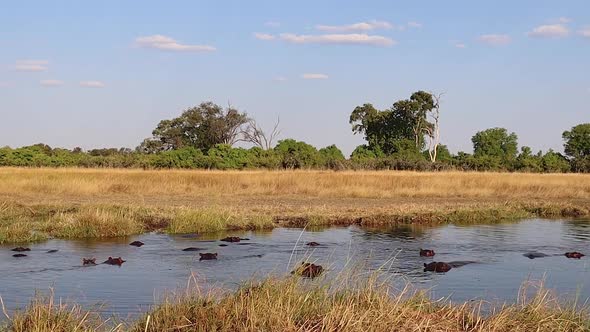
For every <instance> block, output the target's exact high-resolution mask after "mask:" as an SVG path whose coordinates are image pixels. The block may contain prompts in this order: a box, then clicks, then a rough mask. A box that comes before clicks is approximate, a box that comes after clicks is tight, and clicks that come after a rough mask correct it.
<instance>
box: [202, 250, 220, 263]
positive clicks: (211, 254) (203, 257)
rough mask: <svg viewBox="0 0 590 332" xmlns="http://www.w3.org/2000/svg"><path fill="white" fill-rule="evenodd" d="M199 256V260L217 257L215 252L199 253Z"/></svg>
mask: <svg viewBox="0 0 590 332" xmlns="http://www.w3.org/2000/svg"><path fill="white" fill-rule="evenodd" d="M199 256H201V258H199V260H200V261H207V260H212V259H217V253H210V252H206V253H199Z"/></svg>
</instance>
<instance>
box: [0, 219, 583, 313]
mask: <svg viewBox="0 0 590 332" xmlns="http://www.w3.org/2000/svg"><path fill="white" fill-rule="evenodd" d="M225 235H236V236H241V237H248V238H250V241H245V242H242V243H243V244H235V243H229V244H228V246H227V247H220V246H219V244H222V243H223V242H219V241H218V239H220V238H221V237H222V236H221V235H217V236H213V235H210V236H201V237H186V236H168V235H163V234H146V235H141V236H133V237H129V238H118V239H109V240H99V241H97V240H84V241H63V240H52V241H47V242H44V243H40V244H34V245H30V246H29V247H30V248H31V251H30V252H28V253H27V254H28V257H24V258H14V257H12V254H13V253H14V252H12V251H10V249H11V248H12V247H14V246H2V247H0V271H2V273H0V296H2V298H3V300H4V303H5V304H6V305H7V306H8V308H9V309H14V308H18V307H22V306H24V305H26V304H27V302H28V301H29V299H30V298H31V296H33V295H34V293H35V291H36V290H38V291H41V292H48V291H49V290H50V289H53V291H54V292H55V295H56V296H57V297H61V298H67V299H70V300H75V301H76V302H78V303H82V304H86V305H95V304H98V303H106V305H107V306H106V307H105V308H106V309H104V310H107V311H108V312H114V313H118V314H119V315H121V316H123V317H125V316H127V315H131V316H133V315H136V314H137V313H139V312H142V311H145V310H146V309H147V307H148V306H150V305H152V304H154V303H155V302H157V301H158V298H160V297H161V296H162V295H163V294H164V293H165V292H166V291H171V290H175V289H178V288H179V287H184V286H185V285H186V283H187V281H188V280H189V277H190V276H191V274H195V275H196V276H197V278H198V280H199V282H200V283H202V285H203V286H204V287H208V286H210V285H212V284H215V285H216V286H220V285H221V286H224V287H227V288H232V287H236V286H237V285H239V284H240V282H241V281H242V280H246V279H251V278H252V277H263V276H264V275H266V274H268V273H274V274H278V275H280V274H287V273H288V271H290V269H289V266H288V264H289V261H291V264H295V263H296V262H299V261H301V260H302V259H304V258H308V259H311V260H314V261H317V262H318V263H319V264H322V265H324V266H326V267H328V274H327V276H328V277H329V276H330V275H335V274H338V272H339V271H341V270H342V269H343V268H344V267H345V265H346V264H347V262H348V264H349V265H351V264H353V263H351V262H363V263H364V264H365V265H366V266H367V267H368V268H369V269H377V268H380V267H384V269H385V271H386V272H385V273H386V274H389V275H392V276H395V278H392V280H397V281H399V280H409V281H410V282H412V283H413V284H414V285H415V286H417V287H420V288H426V289H429V290H430V291H431V294H432V296H434V297H443V296H450V297H451V299H452V300H455V301H465V300H470V299H486V300H491V301H514V299H515V296H516V295H517V292H518V289H519V287H520V286H521V284H522V283H523V282H524V281H526V280H528V279H532V280H539V279H543V278H544V279H545V281H546V286H547V287H549V288H552V289H555V290H556V291H557V292H558V294H559V295H560V296H563V297H565V298H573V297H575V296H576V295H578V296H580V297H581V298H582V299H583V300H585V299H587V298H590V281H589V280H590V278H589V277H590V267H589V264H588V262H589V261H590V260H589V258H588V257H584V258H582V259H581V260H573V259H567V258H565V257H564V256H563V255H562V254H563V253H564V252H566V251H574V250H575V251H580V252H583V253H586V254H590V222H588V221H544V220H526V221H522V222H519V223H512V224H501V225H476V226H442V227H430V228H416V227H401V228H392V229H381V230H372V229H371V230H369V229H362V228H358V227H349V228H328V229H322V230H317V231H304V232H302V230H301V229H284V228H282V229H275V230H273V231H269V232H237V233H232V234H223V236H225ZM133 240H140V241H143V242H144V243H145V245H144V246H143V247H141V248H136V247H132V246H129V245H128V243H129V242H131V241H133ZM298 241H299V243H298V244H297V242H298ZM308 241H316V242H319V243H321V244H322V246H321V247H316V248H313V249H312V248H308V247H306V246H304V243H306V242H308ZM186 247H200V248H204V249H206V250H204V251H203V252H217V253H218V254H219V259H218V260H216V261H199V260H198V257H199V256H198V252H183V251H181V250H182V249H183V248H186ZM419 248H429V249H434V250H435V251H436V253H437V254H436V256H435V258H436V260H437V261H446V262H448V261H475V262H477V263H474V264H469V265H466V266H463V267H461V268H456V269H453V270H451V271H449V272H448V273H445V274H435V273H431V272H423V271H422V265H423V263H425V262H426V263H428V262H431V261H432V259H431V258H423V257H419V255H418V250H419ZM48 249H58V250H59V251H58V252H57V253H53V254H50V253H46V251H47V250H48ZM531 251H536V252H543V253H546V254H549V255H552V254H555V256H549V257H544V258H538V259H534V260H531V259H528V258H526V257H524V256H523V253H526V252H531ZM108 256H122V257H123V258H124V259H126V260H127V262H126V263H124V264H123V266H121V267H117V266H109V265H98V266H92V267H82V266H81V258H82V257H96V258H97V262H98V261H103V260H105V259H106V258H107V257H108ZM384 264H385V266H384ZM291 266H292V265H291Z"/></svg>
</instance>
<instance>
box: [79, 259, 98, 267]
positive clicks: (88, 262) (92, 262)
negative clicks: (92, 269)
mask: <svg viewBox="0 0 590 332" xmlns="http://www.w3.org/2000/svg"><path fill="white" fill-rule="evenodd" d="M82 265H84V266H87V265H96V258H82Z"/></svg>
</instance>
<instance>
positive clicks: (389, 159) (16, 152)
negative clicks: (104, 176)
mask: <svg viewBox="0 0 590 332" xmlns="http://www.w3.org/2000/svg"><path fill="white" fill-rule="evenodd" d="M438 152H439V159H438V160H437V161H435V162H432V161H430V160H429V159H428V155H427V154H426V153H400V154H393V155H389V156H375V155H373V154H372V153H370V152H369V151H368V150H366V149H365V148H363V147H359V148H357V149H356V150H355V151H354V153H353V154H352V156H351V157H350V158H348V159H346V158H345V157H344V155H343V154H342V152H341V151H340V150H339V149H338V148H337V147H336V146H335V145H331V146H328V147H325V148H322V149H319V150H318V149H316V148H315V147H313V146H311V145H309V144H307V143H304V142H298V141H295V140H292V139H286V140H282V141H279V143H278V144H277V145H276V147H275V148H273V149H270V150H263V149H261V148H259V147H253V148H250V149H244V148H234V147H231V146H229V145H227V144H218V145H216V146H214V147H213V148H211V149H209V150H208V151H207V152H206V153H203V152H202V151H201V150H198V149H195V148H193V147H185V148H181V149H178V150H170V151H162V152H157V153H149V154H148V153H144V152H140V151H136V150H131V149H94V150H90V151H82V150H81V149H74V150H67V149H60V148H51V147H49V146H47V145H44V144H36V145H32V146H26V147H21V148H18V149H11V148H9V147H4V148H0V166H18V167H86V168H144V169H170V168H178V169H219V170H230V169H236V170H241V169H260V168H263V169H332V170H346V169H350V170H417V171H441V170H466V171H520V172H547V173H549V172H550V173H565V172H590V158H585V159H583V160H578V159H568V158H567V157H565V156H563V155H562V154H560V153H557V152H553V151H548V152H546V153H541V152H539V153H537V154H532V153H531V152H530V149H529V148H527V147H523V148H522V149H521V152H520V153H518V154H517V155H515V156H514V158H509V159H502V158H498V157H495V156H489V155H479V156H476V155H473V154H467V153H463V152H460V153H459V154H457V155H451V154H450V153H449V152H448V150H447V149H446V147H445V146H439V151H438Z"/></svg>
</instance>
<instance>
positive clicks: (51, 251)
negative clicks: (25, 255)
mask: <svg viewBox="0 0 590 332" xmlns="http://www.w3.org/2000/svg"><path fill="white" fill-rule="evenodd" d="M56 252H58V250H57V249H50V250H47V253H48V254H53V253H56Z"/></svg>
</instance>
